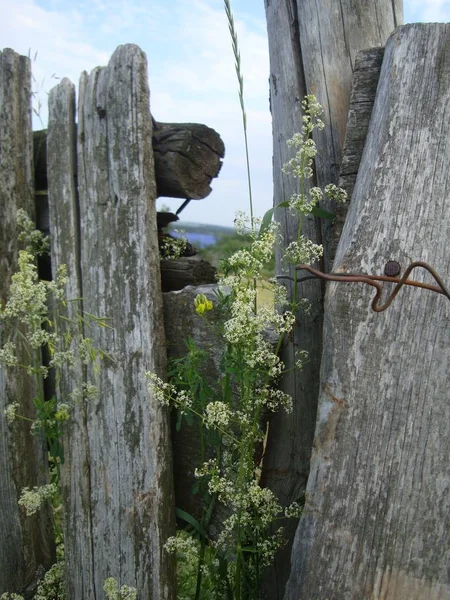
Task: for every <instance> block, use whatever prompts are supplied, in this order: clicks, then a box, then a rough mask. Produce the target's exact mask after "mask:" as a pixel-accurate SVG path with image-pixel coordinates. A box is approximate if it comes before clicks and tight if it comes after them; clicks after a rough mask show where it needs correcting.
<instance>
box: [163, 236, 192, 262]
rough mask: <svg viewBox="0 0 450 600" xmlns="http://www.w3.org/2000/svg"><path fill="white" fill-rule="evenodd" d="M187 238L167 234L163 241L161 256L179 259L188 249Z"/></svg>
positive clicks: (168, 258)
mask: <svg viewBox="0 0 450 600" xmlns="http://www.w3.org/2000/svg"><path fill="white" fill-rule="evenodd" d="M186 247H187V239H186V238H184V237H172V236H171V235H165V236H164V237H163V239H162V242H161V257H162V258H165V259H167V260H177V259H178V258H180V257H181V256H183V254H184V253H185V251H186Z"/></svg>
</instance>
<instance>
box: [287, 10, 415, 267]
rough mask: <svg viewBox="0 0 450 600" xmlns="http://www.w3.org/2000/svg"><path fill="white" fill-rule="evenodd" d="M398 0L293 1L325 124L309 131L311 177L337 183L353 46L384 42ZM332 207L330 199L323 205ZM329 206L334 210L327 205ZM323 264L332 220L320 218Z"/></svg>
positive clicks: (328, 262)
mask: <svg viewBox="0 0 450 600" xmlns="http://www.w3.org/2000/svg"><path fill="white" fill-rule="evenodd" d="M402 6H403V2H402V0H394V1H393V0H376V1H373V0H338V1H336V0H308V1H306V2H298V23H299V35H300V46H301V52H302V57H303V68H304V72H305V81H306V87H307V89H308V92H309V93H313V94H315V95H316V97H317V99H318V101H319V102H320V104H321V105H322V106H323V108H324V115H323V121H324V123H325V130H324V131H323V132H315V134H314V139H315V141H316V144H317V150H318V155H317V159H316V174H317V183H318V185H319V186H320V187H323V186H325V185H326V184H328V183H336V184H337V183H338V180H339V169H340V165H341V160H342V149H343V145H344V138H345V130H346V125H347V115H348V108H349V102H350V92H351V88H352V78H353V70H354V66H355V60H356V56H357V54H358V52H359V51H360V50H364V49H366V48H372V47H376V46H384V45H385V43H386V40H387V38H388V36H389V34H390V33H391V32H392V31H393V30H394V28H395V27H397V25H400V24H401V23H402V21H403V9H402ZM328 208H329V209H334V206H333V205H329V206H328ZM333 212H334V210H333ZM322 237H323V244H324V264H325V270H326V271H327V272H328V271H330V270H331V267H332V257H331V256H330V255H329V247H330V246H331V248H332V225H331V223H330V222H329V221H324V222H323V224H322Z"/></svg>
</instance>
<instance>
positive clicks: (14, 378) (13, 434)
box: [0, 49, 55, 594]
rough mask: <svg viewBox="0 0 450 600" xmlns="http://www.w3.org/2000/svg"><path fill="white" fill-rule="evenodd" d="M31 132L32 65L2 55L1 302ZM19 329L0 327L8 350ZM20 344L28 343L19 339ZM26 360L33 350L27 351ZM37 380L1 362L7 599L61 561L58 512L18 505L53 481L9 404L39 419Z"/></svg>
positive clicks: (24, 196)
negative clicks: (28, 491)
mask: <svg viewBox="0 0 450 600" xmlns="http://www.w3.org/2000/svg"><path fill="white" fill-rule="evenodd" d="M32 141H33V140H32V130H31V67H30V60H29V59H28V58H27V57H25V56H20V55H18V54H16V53H15V52H14V51H13V50H9V49H6V50H4V51H3V52H0V148H1V151H0V302H1V304H2V305H3V306H4V304H5V302H6V301H7V300H8V295H9V286H10V283H11V276H12V275H13V273H14V272H16V271H17V257H18V250H19V245H18V243H17V223H16V215H17V210H18V209H19V208H22V209H24V210H25V211H26V212H27V213H28V214H29V215H30V217H33V216H34V202H33V192H34V182H33V154H32ZM13 334H14V331H12V330H9V329H8V328H7V327H6V325H5V323H1V324H0V347H2V346H3V344H4V343H5V342H6V341H7V339H8V338H9V336H10V335H13ZM15 341H16V342H17V343H18V344H19V345H20V338H18V336H17V335H16V336H15ZM21 352H22V354H21V356H23V360H22V362H23V363H27V362H28V360H27V358H26V350H25V348H22V349H21ZM35 395H36V383H35V381H34V378H32V377H29V376H27V375H26V373H25V372H24V371H23V370H22V369H20V370H19V369H6V368H4V367H3V366H2V365H0V490H1V494H0V594H1V593H3V592H16V593H18V592H24V591H25V590H26V589H27V588H28V589H30V588H33V586H34V585H35V584H36V581H37V577H38V576H39V575H42V572H40V571H41V570H42V569H43V568H48V567H49V566H50V565H51V564H52V562H53V560H54V555H55V553H54V542H53V527H52V517H51V509H50V507H49V506H46V507H44V508H43V509H42V510H41V511H39V512H38V513H37V514H36V515H34V516H32V517H27V516H26V515H25V512H24V510H23V509H19V505H18V503H17V501H18V498H19V496H20V493H21V491H22V489H23V488H24V487H30V488H32V487H34V486H40V485H44V484H46V483H48V481H49V479H48V465H47V453H46V445H45V441H44V440H43V439H42V437H41V436H32V435H31V433H30V423H29V422H28V421H24V420H20V419H16V421H14V422H13V423H12V424H11V425H8V423H7V422H6V419H5V415H4V410H5V407H6V406H7V405H8V404H10V403H12V402H18V403H19V405H20V411H19V412H20V414H22V415H24V416H26V417H28V418H33V417H35V410H34V406H33V398H34V397H35Z"/></svg>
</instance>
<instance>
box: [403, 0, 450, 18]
mask: <svg viewBox="0 0 450 600" xmlns="http://www.w3.org/2000/svg"><path fill="white" fill-rule="evenodd" d="M405 19H406V20H407V21H408V22H415V21H420V22H422V23H434V22H447V21H450V0H426V2H424V1H423V0H407V1H405Z"/></svg>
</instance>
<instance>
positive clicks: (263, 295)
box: [169, 221, 275, 306]
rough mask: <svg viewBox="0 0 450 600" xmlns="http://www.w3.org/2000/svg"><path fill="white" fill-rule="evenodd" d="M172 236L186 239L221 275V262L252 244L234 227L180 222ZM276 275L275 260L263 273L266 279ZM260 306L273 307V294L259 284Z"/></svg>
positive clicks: (246, 236)
mask: <svg viewBox="0 0 450 600" xmlns="http://www.w3.org/2000/svg"><path fill="white" fill-rule="evenodd" d="M169 231H170V234H171V235H175V236H182V237H185V238H186V239H187V240H188V241H189V242H190V243H191V244H192V245H193V246H195V248H196V249H197V251H198V254H199V255H200V256H201V257H202V258H203V259H204V260H207V261H208V262H210V263H211V264H212V265H214V266H215V267H216V268H217V271H218V273H219V274H220V261H221V260H222V259H226V258H228V257H229V256H231V255H232V254H233V253H234V252H237V250H240V249H242V248H248V247H249V246H250V244H251V242H252V240H251V238H250V236H248V235H240V234H238V233H236V231H235V229H233V228H232V227H222V226H220V225H205V224H203V223H190V222H183V221H179V222H177V223H176V224H173V225H172V226H171V227H170V228H169ZM274 275H275V260H274V259H273V260H272V261H271V263H270V264H268V265H267V268H266V269H265V270H264V272H263V276H264V278H266V279H270V278H271V277H274ZM258 304H259V305H266V306H272V305H273V294H272V292H271V290H270V289H268V286H264V285H263V284H261V283H259V284H258Z"/></svg>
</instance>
